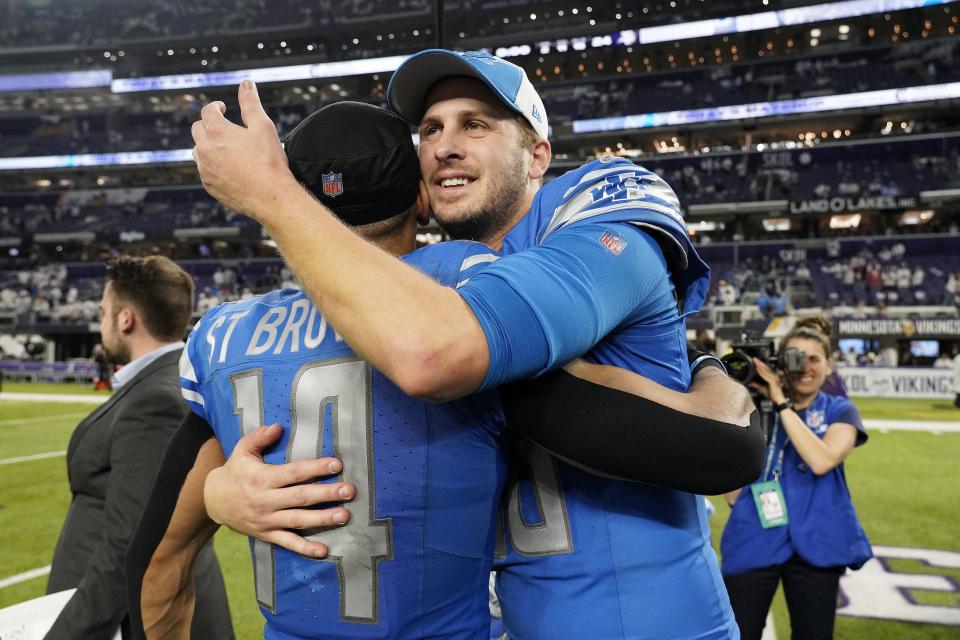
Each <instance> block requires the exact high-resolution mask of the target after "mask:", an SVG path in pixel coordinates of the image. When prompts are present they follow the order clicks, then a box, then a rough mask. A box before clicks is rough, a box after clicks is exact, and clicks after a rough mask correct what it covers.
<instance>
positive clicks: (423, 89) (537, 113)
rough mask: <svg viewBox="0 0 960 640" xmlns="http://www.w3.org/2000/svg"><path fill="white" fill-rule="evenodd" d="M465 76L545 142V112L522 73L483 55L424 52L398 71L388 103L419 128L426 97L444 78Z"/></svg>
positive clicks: (405, 63)
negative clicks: (525, 123)
mask: <svg viewBox="0 0 960 640" xmlns="http://www.w3.org/2000/svg"><path fill="white" fill-rule="evenodd" d="M457 76H466V77H468V78H476V79H477V80H480V81H481V82H483V83H484V84H485V85H487V86H488V87H489V88H490V90H491V91H493V93H494V94H495V95H496V96H497V97H499V98H500V99H501V100H502V101H503V103H504V104H505V105H507V107H509V108H510V110H512V111H515V112H516V113H519V114H520V115H521V116H523V118H524V119H525V120H526V121H527V122H529V123H530V126H531V127H533V130H534V131H536V132H537V134H538V135H539V136H540V137H541V138H547V136H548V134H549V131H550V129H549V127H548V125H547V111H546V109H544V108H543V101H542V100H541V99H540V96H539V95H538V94H537V91H536V89H534V88H533V85H532V84H531V83H530V80H529V79H527V74H526V73H525V72H524V70H523V69H521V68H520V67H518V66H517V65H515V64H513V63H512V62H507V61H506V60H504V59H502V58H498V57H496V56H493V55H490V54H489V53H485V52H483V51H463V52H460V51H448V50H447V49H427V50H426V51H421V52H420V53H415V54H413V55H412V56H410V57H409V58H407V59H406V60H404V61H403V62H402V63H400V66H399V67H397V70H396V71H395V72H394V74H393V77H392V78H390V85H389V86H388V87H387V102H388V103H389V104H390V107H391V108H392V109H393V110H394V111H396V112H397V113H398V114H400V116H401V117H402V118H404V119H405V120H407V121H408V122H412V123H413V124H419V123H420V120H421V118H423V114H424V112H425V111H426V101H427V94H428V93H429V92H430V89H431V88H432V87H433V85H435V84H436V83H437V82H439V81H441V80H443V79H444V78H452V77H457Z"/></svg>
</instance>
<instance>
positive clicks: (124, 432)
mask: <svg viewBox="0 0 960 640" xmlns="http://www.w3.org/2000/svg"><path fill="white" fill-rule="evenodd" d="M181 352H182V350H180V349H178V350H176V351H171V352H169V353H165V354H163V355H162V356H160V357H159V358H157V359H156V360H154V361H153V362H151V363H150V364H149V365H147V366H146V367H145V368H144V369H143V370H142V371H140V372H139V373H138V374H137V375H136V376H134V377H133V379H131V380H130V381H129V382H127V384H125V385H124V386H123V387H121V388H120V389H119V390H118V391H117V392H116V393H114V394H113V396H112V397H111V398H110V399H109V400H108V401H107V402H105V403H104V404H103V405H101V406H100V407H99V408H97V409H96V410H95V411H94V412H93V413H91V414H90V415H89V416H87V417H86V418H85V419H84V420H83V421H82V422H81V423H80V424H79V425H78V426H77V428H76V430H75V431H74V432H73V436H72V437H71V438H70V445H69V447H68V448H67V472H68V476H69V480H70V490H71V491H72V493H73V500H72V502H71V503H70V509H69V511H68V512H67V518H66V521H65V522H64V523H63V529H62V530H61V532H60V539H59V540H58V541H57V548H56V550H55V551H54V554H53V563H52V568H51V570H50V579H49V581H48V583H47V593H54V592H56V591H62V590H64V589H70V588H72V587H77V592H76V593H75V594H74V595H73V597H72V598H71V599H70V601H69V602H68V603H67V606H66V607H65V608H64V609H63V611H62V612H61V614H60V616H59V617H58V618H57V621H56V622H55V623H54V625H53V628H51V630H50V632H49V633H48V634H47V636H46V638H48V639H50V640H60V639H63V640H76V639H79V638H82V639H83V640H94V639H96V638H110V637H111V636H112V635H113V634H114V633H116V630H117V628H118V627H119V626H120V624H121V622H124V621H125V618H126V616H127V598H126V583H125V578H124V568H123V567H124V565H123V560H124V554H125V552H126V550H127V545H128V544H129V541H130V538H131V536H132V535H133V531H134V529H135V528H136V525H137V521H138V520H139V518H140V513H141V511H142V510H143V505H144V502H145V501H146V499H147V497H148V496H149V495H150V489H151V486H152V485H153V479H154V476H155V475H156V472H157V468H158V467H159V465H160V460H161V458H162V457H163V452H164V450H165V449H166V447H167V442H168V441H169V440H170V437H171V436H172V435H173V432H174V431H175V430H176V428H177V425H179V424H180V422H181V421H182V420H183V418H184V416H185V415H186V407H185V406H184V404H183V400H182V399H181V397H180V382H179V373H178V366H177V364H178V361H179V359H180V354H181ZM194 580H195V585H196V609H195V611H194V617H193V628H192V629H193V630H192V634H191V635H192V637H194V638H203V639H204V640H207V639H219V638H233V637H234V634H233V626H232V624H231V622H230V610H229V608H228V605H227V595H226V590H225V588H224V584H223V577H222V575H221V574H220V566H219V565H218V564H217V559H216V556H215V555H214V553H213V547H212V545H208V546H207V547H206V548H204V549H203V551H201V553H200V555H199V557H198V558H197V562H196V564H195V566H194Z"/></svg>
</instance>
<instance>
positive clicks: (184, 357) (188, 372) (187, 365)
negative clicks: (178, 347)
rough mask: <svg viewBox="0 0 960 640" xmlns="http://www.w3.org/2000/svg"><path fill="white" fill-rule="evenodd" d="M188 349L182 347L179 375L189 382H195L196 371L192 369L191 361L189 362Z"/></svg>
mask: <svg viewBox="0 0 960 640" xmlns="http://www.w3.org/2000/svg"><path fill="white" fill-rule="evenodd" d="M188 351H189V349H184V350H183V353H182V354H180V377H181V378H184V379H186V380H189V381H190V382H197V372H196V371H194V369H193V363H192V362H190V356H189V355H188V354H187V352H188Z"/></svg>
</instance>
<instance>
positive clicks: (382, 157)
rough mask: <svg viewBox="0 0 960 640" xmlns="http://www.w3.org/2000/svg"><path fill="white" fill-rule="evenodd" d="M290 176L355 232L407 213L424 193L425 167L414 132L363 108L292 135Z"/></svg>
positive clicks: (322, 116) (329, 109) (311, 121)
mask: <svg viewBox="0 0 960 640" xmlns="http://www.w3.org/2000/svg"><path fill="white" fill-rule="evenodd" d="M284 150H285V151H286V153H287V162H288V163H289V165H290V171H292V172H293V175H294V176H295V177H296V178H297V180H299V181H300V182H301V183H303V185H304V186H305V187H306V188H307V189H308V190H309V191H310V192H311V193H313V195H314V196H315V197H316V198H317V199H318V200H319V201H320V202H322V203H323V204H324V205H325V206H326V207H328V208H329V209H330V210H331V211H333V212H334V213H335V214H336V215H337V217H339V218H340V219H341V220H343V221H344V222H345V223H346V224H348V225H350V226H358V225H363V224H370V223H371V222H378V221H380V220H386V219H387V218H390V217H392V216H395V215H397V214H399V213H403V212H404V211H406V210H407V209H409V208H410V206H411V205H412V204H413V203H414V202H415V201H416V199H417V194H418V193H419V186H418V182H419V180H420V162H419V160H418V158H417V151H416V149H415V148H414V146H413V137H412V135H411V133H410V126H409V125H408V124H407V123H406V122H405V121H404V120H403V119H402V118H400V116H398V115H396V114H394V113H393V112H391V111H387V110H386V109H383V108H381V107H376V106H373V105H370V104H365V103H363V102H351V101H344V102H337V103H334V104H331V105H327V106H326V107H323V108H322V109H318V110H317V111H314V112H313V113H311V114H310V115H309V116H307V117H306V118H304V119H303V121H302V122H301V123H300V124H298V125H297V127H296V128H295V129H294V130H293V131H291V132H290V133H289V134H287V137H286V138H285V140H284Z"/></svg>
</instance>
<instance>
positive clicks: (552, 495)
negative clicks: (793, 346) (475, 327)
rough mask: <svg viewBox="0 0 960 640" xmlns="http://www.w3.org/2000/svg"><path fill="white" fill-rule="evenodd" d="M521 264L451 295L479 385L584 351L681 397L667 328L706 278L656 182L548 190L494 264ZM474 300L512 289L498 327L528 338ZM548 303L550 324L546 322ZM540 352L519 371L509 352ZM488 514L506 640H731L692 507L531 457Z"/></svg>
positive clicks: (645, 175) (575, 184)
mask: <svg viewBox="0 0 960 640" xmlns="http://www.w3.org/2000/svg"><path fill="white" fill-rule="evenodd" d="M625 223H627V224H625ZM521 251H522V252H523V253H521V254H518V255H517V256H510V257H507V258H505V259H503V260H501V261H499V262H497V263H496V264H494V265H492V266H490V267H488V268H487V269H486V270H485V271H484V272H482V273H481V274H478V275H477V276H476V277H475V278H474V279H473V280H472V281H471V284H470V285H468V286H467V287H464V288H463V289H462V290H461V293H462V294H463V295H464V298H465V299H466V300H467V301H468V303H469V304H471V306H472V308H473V309H474V311H475V312H476V313H477V314H478V317H479V318H480V319H481V325H482V326H483V327H484V330H485V333H486V334H487V336H488V342H489V343H490V344H491V345H492V346H491V353H492V356H491V358H492V359H491V366H490V369H491V371H490V373H489V374H488V377H487V381H486V382H485V383H484V384H485V385H487V384H496V383H499V382H500V381H502V380H509V379H514V378H516V377H518V376H519V375H527V374H531V373H534V374H535V373H537V372H539V371H543V370H547V369H550V368H552V367H555V366H557V365H558V364H562V363H563V362H564V361H565V360H566V359H568V358H570V357H573V356H576V355H580V354H582V353H584V352H585V351H586V350H587V349H589V348H590V346H591V345H594V344H596V347H595V348H593V349H592V350H590V352H589V353H588V354H587V357H588V359H590V360H592V361H594V362H598V363H603V364H611V365H616V366H619V367H622V368H624V369H628V370H631V371H634V372H637V373H640V374H642V375H644V376H646V377H648V378H650V379H652V380H654V381H656V382H658V383H660V384H662V385H664V386H667V387H669V388H671V389H674V390H681V391H682V390H686V389H687V387H688V386H689V382H690V377H689V367H688V366H687V360H686V341H685V327H684V321H683V315H684V314H685V313H689V312H693V311H696V310H697V309H699V308H700V306H701V305H702V302H703V297H704V294H705V292H706V287H707V280H708V277H709V270H708V269H707V268H706V265H705V264H704V263H703V262H702V261H701V260H700V259H699V257H698V256H697V255H696V252H695V251H694V250H693V247H692V245H691V244H690V241H689V238H688V237H687V234H686V228H685V226H684V224H683V221H682V218H680V216H679V207H678V203H677V200H676V196H675V195H674V194H673V192H672V190H671V189H670V188H669V187H668V186H667V185H666V184H665V183H663V181H662V180H660V179H659V178H658V177H657V176H656V175H654V174H652V173H651V172H649V171H646V170H645V169H642V168H640V167H637V166H636V165H633V164H632V163H629V162H627V161H624V160H613V161H596V162H591V163H589V164H587V165H585V166H584V167H582V168H580V169H578V170H576V171H572V172H570V173H567V174H565V175H564V176H562V177H560V178H558V179H556V180H555V181H553V182H551V183H549V184H548V185H546V186H545V187H544V188H542V189H541V190H540V191H539V192H538V194H537V196H536V198H535V199H534V202H533V205H532V207H531V211H530V213H529V214H528V215H527V216H526V217H525V218H524V219H523V220H521V222H520V223H519V224H518V225H517V226H516V227H515V228H514V229H513V230H511V232H510V233H509V234H508V236H507V238H506V240H505V242H504V254H510V253H513V252H521ZM523 255H529V256H530V257H529V259H528V260H526V262H523V263H522V267H521V268H519V269H518V268H515V267H512V266H511V262H515V263H516V264H521V262H522V259H521V260H518V259H519V258H521V256H523ZM588 261H589V262H590V264H587V262H588ZM668 261H669V262H668ZM625 268H626V269H629V270H631V271H632V274H629V273H628V274H626V275H627V277H625V276H624V274H623V273H622V272H623V270H624V269H625ZM557 272H562V274H564V275H560V276H556V277H555V273H557ZM597 272H600V273H602V274H604V276H603V277H602V278H596V277H595V274H596V273H597ZM570 274H578V275H579V274H582V278H583V279H582V280H581V279H578V277H574V276H571V275H570ZM591 274H593V275H591ZM590 278H593V279H590ZM530 280H534V281H533V282H531V281H530ZM554 280H559V282H555V281H554ZM607 280H610V281H611V282H612V284H608V283H607ZM635 283H639V284H636V286H635ZM611 289H612V290H611ZM490 291H494V292H497V293H498V296H499V297H501V298H506V299H511V296H512V295H513V293H511V292H515V293H516V297H517V298H518V299H522V300H523V301H524V305H523V306H524V307H525V308H526V310H527V311H522V310H520V309H519V308H518V309H517V310H516V311H513V310H511V312H510V314H508V315H510V316H514V315H518V314H521V313H524V312H527V315H528V316H529V318H530V322H531V324H530V326H536V327H537V328H536V329H535V330H534V331H533V332H532V333H530V332H528V334H526V335H521V336H519V337H518V338H517V339H516V340H512V339H510V338H507V337H505V336H506V335H507V334H510V333H511V331H504V330H502V329H503V327H500V326H494V325H497V322H496V321H495V320H494V319H492V318H493V316H491V315H490V314H488V313H486V311H485V307H484V304H483V303H482V299H483V298H484V297H485V296H487V297H489V292H490ZM543 291H547V292H552V293H549V295H554V296H557V297H560V298H561V300H562V303H561V304H560V305H557V304H556V303H554V302H553V301H551V300H550V299H549V295H544V294H542V293H541V292H543ZM624 299H626V300H624ZM495 302H496V301H494V303H495ZM552 305H554V306H552ZM518 306H519V305H518ZM560 306H562V307H563V309H564V313H563V315H562V323H560V324H550V323H551V320H550V316H551V315H552V314H556V312H557V309H558V308H559V307H560ZM610 309H614V311H612V312H611V311H610ZM681 309H682V310H681ZM517 327H518V325H517V324H516V323H514V324H513V325H511V326H510V327H509V329H517ZM541 329H542V330H541ZM541 332H542V333H543V334H545V335H544V336H541V335H540V333H541ZM604 336H605V337H604ZM541 343H543V344H544V345H545V347H544V348H543V349H542V354H540V355H536V356H534V357H532V358H529V361H525V358H526V356H525V355H522V354H520V353H518V352H519V351H520V350H519V349H518V348H516V347H517V345H522V344H526V345H532V346H531V347H530V348H529V349H527V350H526V351H537V348H538V347H537V345H539V344H541ZM503 361H507V364H504V363H503ZM585 436H586V437H590V436H589V434H585ZM504 505H505V509H504V512H503V523H502V526H503V529H505V531H506V536H505V537H504V538H505V539H504V540H503V541H502V544H500V545H498V551H499V552H500V555H501V557H502V559H501V560H500V562H499V570H500V573H499V578H498V594H499V596H500V601H501V607H502V611H503V617H504V623H505V626H506V628H507V632H508V634H509V636H510V637H511V638H515V639H517V640H531V639H547V638H549V639H551V640H554V639H566V638H570V639H573V638H596V639H614V638H616V639H620V638H631V639H632V638H731V637H737V636H738V635H739V634H738V631H737V627H736V623H735V622H734V618H733V613H732V611H731V609H730V605H729V600H728V598H727V594H726V590H725V589H724V586H723V582H722V579H721V577H720V573H719V570H718V566H717V559H716V555H715V553H714V552H713V549H712V547H711V545H710V530H709V526H708V523H707V519H706V514H705V510H704V507H703V500H702V499H701V498H699V497H698V496H695V495H693V494H688V493H683V492H680V491H674V490H669V489H663V488H658V487H653V486H647V485H643V484H637V483H629V482H622V481H616V480H609V479H605V478H601V477H598V476H595V475H591V474H589V473H586V472H584V471H581V470H579V469H577V468H575V467H572V466H570V465H567V464H564V463H563V462H560V461H558V460H555V459H553V458H551V457H550V456H549V455H547V454H546V453H544V452H543V451H541V450H533V451H531V452H530V453H529V454H528V455H527V456H526V458H525V462H521V463H518V465H517V469H516V478H515V479H514V481H512V483H511V485H510V486H509V487H508V489H507V491H506V494H505V498H504Z"/></svg>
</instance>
